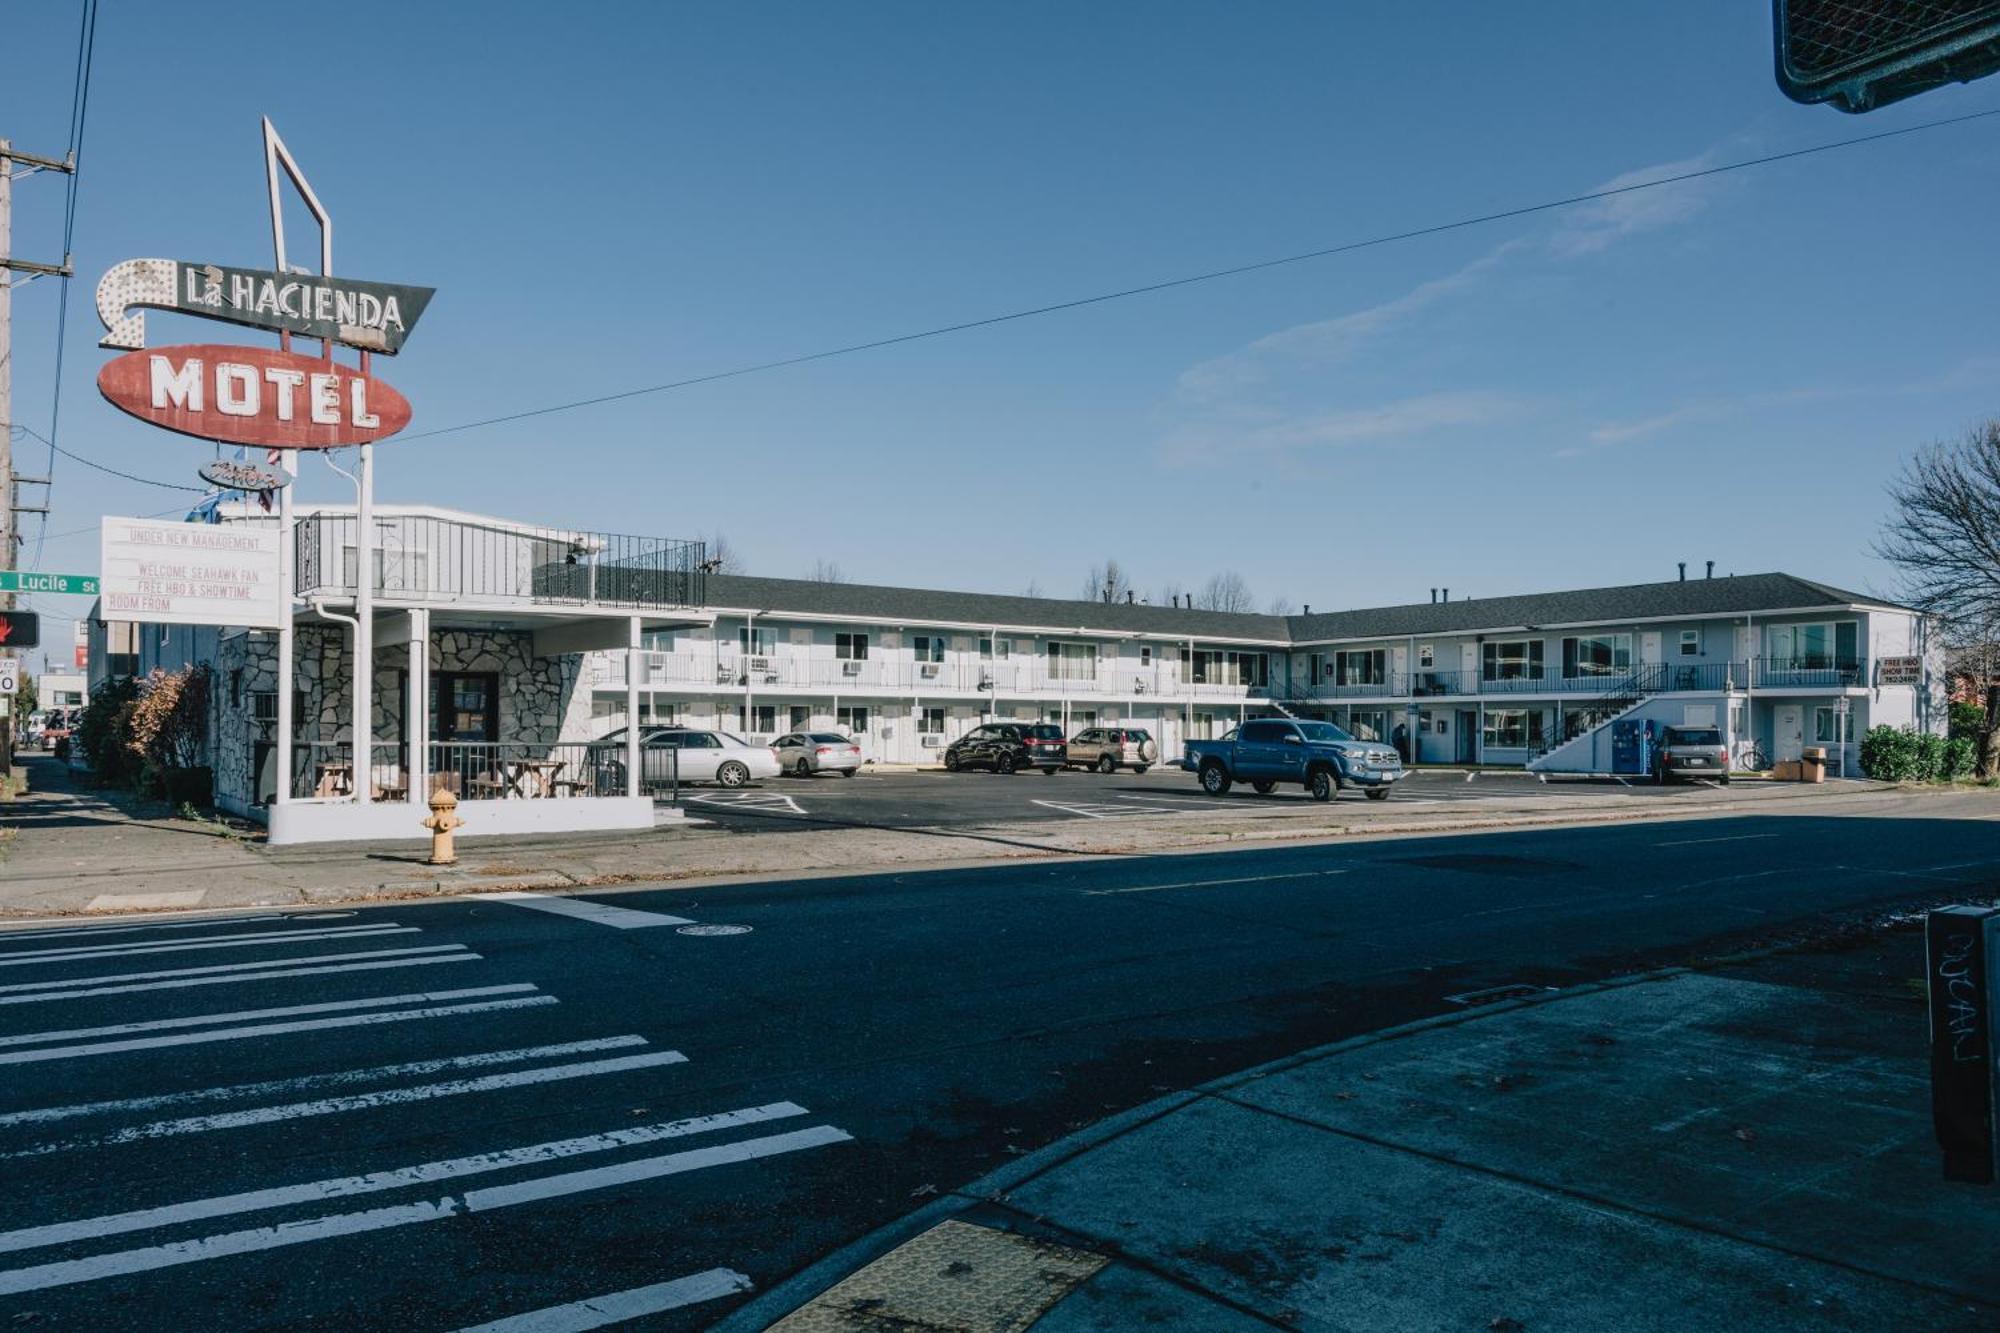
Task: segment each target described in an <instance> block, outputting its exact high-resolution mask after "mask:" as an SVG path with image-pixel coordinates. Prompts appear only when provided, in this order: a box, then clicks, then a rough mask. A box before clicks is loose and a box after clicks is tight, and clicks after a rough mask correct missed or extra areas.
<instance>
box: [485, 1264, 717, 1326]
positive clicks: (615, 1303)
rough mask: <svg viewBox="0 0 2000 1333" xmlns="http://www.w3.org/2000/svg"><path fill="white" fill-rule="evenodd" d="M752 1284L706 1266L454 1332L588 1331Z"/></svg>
mask: <svg viewBox="0 0 2000 1333" xmlns="http://www.w3.org/2000/svg"><path fill="white" fill-rule="evenodd" d="M752 1286H753V1284H752V1283H751V1281H750V1279H749V1278H748V1277H745V1276H744V1275H743V1274H741V1273H739V1272H737V1271H735V1270H734V1269H730V1268H711V1269H709V1270H708V1271H707V1272H705V1273H691V1274H689V1275H688V1276H687V1277H677V1278H675V1279H674V1280H673V1281H671V1282H656V1283H654V1284H653V1285H652V1286H650V1287H633V1288H632V1289H631V1290H629V1291H614V1292H610V1293H608V1294H606V1295H603V1296H591V1297H588V1298H587V1299H584V1300H580V1301H571V1302H570V1303H569V1304H567V1305H551V1306H550V1307H548V1308H547V1309H546V1310H530V1311H529V1312H528V1313H526V1314H517V1315H511V1316H509V1317H508V1318H506V1319H495V1320H492V1321H490V1322H488V1323H484V1324H475V1325H473V1326H472V1327H470V1328H463V1329H460V1330H459V1333H585V1330H588V1329H593V1328H604V1327H606V1326H608V1325H611V1324H622V1323H624V1322H625V1321H626V1320H628V1319H638V1318H641V1317H643V1316H645V1315H649V1314H660V1313H662V1312H663V1311H666V1310H678V1309H680V1308H681V1307H682V1306H686V1305H699V1304H701V1303H702V1302H703V1301H713V1300H720V1299H721V1298H722V1297H724V1296H734V1295H736V1294H737V1293H738V1292H742V1291H749V1290H751V1288H752Z"/></svg>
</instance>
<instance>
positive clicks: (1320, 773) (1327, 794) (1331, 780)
mask: <svg viewBox="0 0 2000 1333" xmlns="http://www.w3.org/2000/svg"><path fill="white" fill-rule="evenodd" d="M1306 790H1307V791H1309V792H1311V793H1312V798H1313V799H1314V800H1315V801H1330V800H1332V799H1333V798H1334V795H1335V794H1336V793H1337V792H1339V790H1340V779H1339V778H1337V777H1335V776H1334V775H1333V770H1332V769H1330V768H1315V769H1314V770H1313V771H1312V772H1310V773H1308V774H1307V775H1306Z"/></svg>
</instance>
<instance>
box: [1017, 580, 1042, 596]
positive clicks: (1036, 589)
mask: <svg viewBox="0 0 2000 1333" xmlns="http://www.w3.org/2000/svg"><path fill="white" fill-rule="evenodd" d="M1041 595H1042V585H1041V583H1040V581H1039V580H1036V579H1029V580H1028V587H1027V590H1026V591H1024V592H1023V593H1022V594H1021V596H1023V597H1040V596H1041Z"/></svg>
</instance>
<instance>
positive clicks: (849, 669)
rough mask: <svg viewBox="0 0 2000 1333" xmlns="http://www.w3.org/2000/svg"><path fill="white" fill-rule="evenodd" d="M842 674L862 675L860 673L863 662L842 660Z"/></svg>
mask: <svg viewBox="0 0 2000 1333" xmlns="http://www.w3.org/2000/svg"><path fill="white" fill-rule="evenodd" d="M840 674H841V675H843V676H858V675H860V674H861V663H859V662H842V663H841V664H840Z"/></svg>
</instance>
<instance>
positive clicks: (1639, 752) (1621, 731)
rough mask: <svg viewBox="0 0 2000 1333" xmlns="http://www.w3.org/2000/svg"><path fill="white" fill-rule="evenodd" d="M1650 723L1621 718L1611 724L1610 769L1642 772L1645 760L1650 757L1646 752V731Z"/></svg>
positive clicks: (1613, 770) (1645, 763) (1644, 767)
mask: <svg viewBox="0 0 2000 1333" xmlns="http://www.w3.org/2000/svg"><path fill="white" fill-rule="evenodd" d="M1650 729H1651V724H1650V723H1645V722H1637V721H1633V720H1631V719H1621V720H1620V721H1617V722H1613V723H1612V724H1611V771H1612V772H1613V773H1644V772H1645V771H1646V768H1647V761H1648V760H1649V759H1650V758H1651V757H1652V756H1650V755H1649V754H1647V753H1646V751H1647V749H1648V746H1647V744H1646V742H1647V732H1648V731H1649V730H1650Z"/></svg>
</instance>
